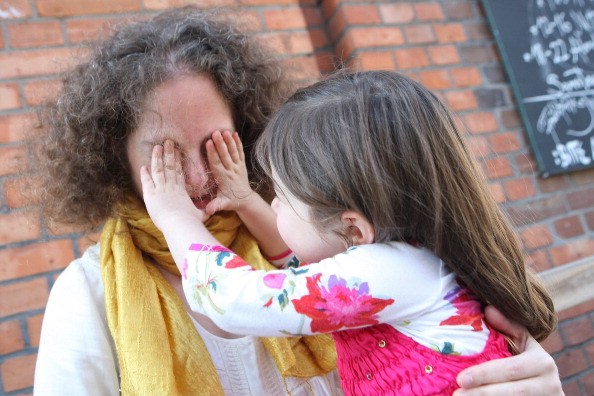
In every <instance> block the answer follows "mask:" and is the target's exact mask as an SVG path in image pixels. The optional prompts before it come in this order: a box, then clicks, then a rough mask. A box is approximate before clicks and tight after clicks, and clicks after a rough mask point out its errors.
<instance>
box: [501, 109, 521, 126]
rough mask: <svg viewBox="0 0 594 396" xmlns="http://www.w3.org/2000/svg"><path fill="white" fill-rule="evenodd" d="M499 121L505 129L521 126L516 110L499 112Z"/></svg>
mask: <svg viewBox="0 0 594 396" xmlns="http://www.w3.org/2000/svg"><path fill="white" fill-rule="evenodd" d="M501 121H502V123H503V126H504V127H506V128H507V129H514V128H519V127H520V126H522V121H521V120H520V115H519V114H518V112H517V111H516V109H511V110H502V111H501Z"/></svg>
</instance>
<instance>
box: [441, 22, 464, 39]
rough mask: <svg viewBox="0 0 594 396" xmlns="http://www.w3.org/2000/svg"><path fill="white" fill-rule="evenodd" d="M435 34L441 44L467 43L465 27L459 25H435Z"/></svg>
mask: <svg viewBox="0 0 594 396" xmlns="http://www.w3.org/2000/svg"><path fill="white" fill-rule="evenodd" d="M434 29H435V34H436V36H437V41H439V42H440V43H460V42H464V41H466V35H465V34H464V27H463V26H462V25H461V24H459V23H447V24H443V25H435V26H434Z"/></svg>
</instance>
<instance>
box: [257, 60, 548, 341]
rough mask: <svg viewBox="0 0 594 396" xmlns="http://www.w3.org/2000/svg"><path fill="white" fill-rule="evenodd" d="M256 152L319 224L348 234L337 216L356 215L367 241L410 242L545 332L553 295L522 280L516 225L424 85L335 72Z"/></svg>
mask: <svg viewBox="0 0 594 396" xmlns="http://www.w3.org/2000/svg"><path fill="white" fill-rule="evenodd" d="M258 149H259V155H258V158H259V159H260V162H261V163H262V165H263V167H264V168H265V169H268V170H269V171H274V177H275V179H276V180H275V181H276V182H280V184H281V185H282V186H283V187H284V189H286V190H287V191H286V192H288V193H289V194H291V195H292V196H294V197H295V198H296V199H298V200H299V201H301V202H303V203H304V204H305V205H307V206H308V207H309V210H310V213H309V214H310V218H311V219H312V221H313V222H314V225H315V226H316V227H317V229H318V230H328V229H330V230H332V231H334V232H336V233H338V234H339V235H341V236H343V237H345V238H346V239H348V238H349V233H348V230H347V229H345V226H344V222H341V221H340V219H341V215H342V214H343V213H344V212H345V211H354V212H357V213H360V214H362V215H363V216H364V217H365V218H366V219H368V220H369V222H370V223H371V224H372V225H373V228H374V230H375V235H374V240H375V242H388V241H405V240H415V241H418V242H420V243H421V244H423V245H424V246H426V247H427V248H429V249H431V250H433V251H435V252H436V254H437V255H438V256H439V257H440V258H442V259H443V260H444V262H445V263H447V264H448V266H450V268H452V270H453V271H455V272H456V273H457V275H458V276H459V277H460V278H461V279H462V280H463V281H464V282H465V283H466V284H467V285H468V286H469V287H470V288H471V289H472V290H473V291H474V292H475V293H476V294H477V295H478V296H479V297H481V298H482V299H483V300H484V301H488V302H491V303H493V304H495V305H496V306H497V307H499V308H500V309H501V310H502V311H503V312H504V313H505V314H506V315H508V316H509V317H510V318H514V319H516V320H517V321H519V322H520V323H522V324H524V325H526V326H527V327H528V328H529V330H531V332H532V333H533V334H534V335H535V336H537V337H538V336H541V335H543V334H548V332H550V331H551V330H552V326H553V325H554V316H553V309H552V301H551V300H550V298H549V297H548V296H547V295H546V292H544V290H542V289H541V287H540V286H539V285H536V284H535V285H534V286H531V287H530V288H526V284H527V283H528V282H533V281H534V280H533V279H532V278H531V276H530V275H527V274H526V272H525V271H524V262H523V255H522V251H521V249H520V245H519V243H518V241H517V238H516V235H515V233H514V232H513V230H512V229H511V227H510V226H509V224H508V222H507V221H506V219H505V218H504V216H503V214H502V213H501V211H500V210H499V208H498V206H497V204H496V203H495V202H494V201H493V199H492V197H491V196H490V192H489V190H488V188H487V185H486V182H485V181H484V179H483V176H482V173H481V171H480V169H479V168H478V166H477V165H476V163H475V161H474V159H473V158H472V156H471V155H470V153H469V152H468V150H467V148H466V147H465V145H464V142H463V140H462V137H461V136H460V133H459V131H458V129H457V127H456V124H455V122H454V119H453V117H452V115H451V113H450V112H449V111H448V109H447V108H446V107H445V106H444V105H443V104H442V103H441V102H440V101H439V100H438V99H437V98H436V96H435V95H433V94H432V93H431V92H429V91H428V90H427V89H426V88H424V87H423V86H422V85H420V84H418V83H416V82H415V81H413V80H411V79H409V78H407V77H404V76H402V75H399V74H397V73H393V72H379V71H371V72H358V73H348V72H341V73H338V74H336V75H334V76H331V77H329V78H327V79H325V80H323V81H321V82H318V83H316V84H314V85H312V86H310V87H307V88H304V89H301V90H299V91H297V92H296V93H295V94H294V95H293V96H292V97H291V98H290V99H289V100H288V101H287V102H286V103H285V104H284V105H283V106H282V107H281V109H280V110H279V111H278V112H277V114H276V115H274V117H273V118H272V120H271V121H270V123H269V124H268V126H267V128H266V131H265V132H264V134H263V136H262V138H261V140H260V142H259V146H258ZM297 232H298V231H297ZM526 294H527V295H526ZM535 309H536V310H535ZM536 317H538V318H536Z"/></svg>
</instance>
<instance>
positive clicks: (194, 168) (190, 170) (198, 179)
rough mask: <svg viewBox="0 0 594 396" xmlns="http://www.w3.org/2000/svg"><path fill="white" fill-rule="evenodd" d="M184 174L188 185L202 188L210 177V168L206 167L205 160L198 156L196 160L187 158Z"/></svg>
mask: <svg viewBox="0 0 594 396" xmlns="http://www.w3.org/2000/svg"><path fill="white" fill-rule="evenodd" d="M184 174H185V176H186V184H188V185H190V186H194V187H199V188H202V187H203V186H204V184H206V182H207V180H208V177H209V172H208V166H207V165H206V162H205V159H203V158H202V157H201V156H197V157H196V158H186V161H185V164H184Z"/></svg>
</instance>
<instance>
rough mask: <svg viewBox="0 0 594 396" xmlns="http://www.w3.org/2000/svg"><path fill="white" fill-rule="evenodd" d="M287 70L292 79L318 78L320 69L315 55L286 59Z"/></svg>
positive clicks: (284, 63) (283, 61)
mask: <svg viewBox="0 0 594 396" xmlns="http://www.w3.org/2000/svg"><path fill="white" fill-rule="evenodd" d="M281 63H282V64H283V65H285V71H286V73H287V74H288V75H289V76H290V78H291V79H292V80H308V79H318V78H319V77H320V71H319V69H318V63H317V60H316V58H315V57H312V56H303V57H293V58H289V59H284V60H282V61H281Z"/></svg>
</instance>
